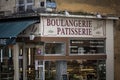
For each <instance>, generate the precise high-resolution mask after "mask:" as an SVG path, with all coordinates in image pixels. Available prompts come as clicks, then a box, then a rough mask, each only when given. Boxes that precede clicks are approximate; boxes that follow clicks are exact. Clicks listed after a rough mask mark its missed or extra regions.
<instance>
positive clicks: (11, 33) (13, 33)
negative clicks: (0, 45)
mask: <svg viewBox="0 0 120 80" xmlns="http://www.w3.org/2000/svg"><path fill="white" fill-rule="evenodd" d="M36 22H37V21H35V20H27V21H9V22H0V38H16V37H17V35H18V34H19V33H20V32H22V31H23V30H24V29H26V28H27V27H28V26H30V25H32V24H34V23H36Z"/></svg>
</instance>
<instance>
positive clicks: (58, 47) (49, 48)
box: [45, 43, 65, 54]
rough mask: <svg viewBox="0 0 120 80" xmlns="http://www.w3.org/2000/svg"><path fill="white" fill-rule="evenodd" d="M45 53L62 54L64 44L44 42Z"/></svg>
mask: <svg viewBox="0 0 120 80" xmlns="http://www.w3.org/2000/svg"><path fill="white" fill-rule="evenodd" d="M45 53H46V54H64V53H65V44H64V43H46V45H45Z"/></svg>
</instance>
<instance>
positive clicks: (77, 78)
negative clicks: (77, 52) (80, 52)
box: [67, 60, 106, 80]
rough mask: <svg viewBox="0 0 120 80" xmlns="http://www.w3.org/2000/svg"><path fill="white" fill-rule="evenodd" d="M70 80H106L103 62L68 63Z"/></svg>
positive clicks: (78, 61)
mask: <svg viewBox="0 0 120 80" xmlns="http://www.w3.org/2000/svg"><path fill="white" fill-rule="evenodd" d="M67 68H68V69H67V71H68V73H69V79H70V80H106V65H105V60H73V61H68V63H67Z"/></svg>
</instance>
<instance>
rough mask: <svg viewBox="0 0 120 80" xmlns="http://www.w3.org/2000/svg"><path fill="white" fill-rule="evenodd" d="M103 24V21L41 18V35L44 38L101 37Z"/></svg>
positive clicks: (103, 31)
mask: <svg viewBox="0 0 120 80" xmlns="http://www.w3.org/2000/svg"><path fill="white" fill-rule="evenodd" d="M105 24H106V23H105V20H95V19H81V18H64V17H61V18H57V17H52V18H51V17H42V18H41V30H42V31H41V32H42V34H41V35H42V36H44V37H95V36H97V37H103V36H105Z"/></svg>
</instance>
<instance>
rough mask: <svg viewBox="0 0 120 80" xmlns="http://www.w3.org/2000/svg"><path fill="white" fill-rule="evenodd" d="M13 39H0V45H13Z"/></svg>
mask: <svg viewBox="0 0 120 80" xmlns="http://www.w3.org/2000/svg"><path fill="white" fill-rule="evenodd" d="M15 42H16V41H15V39H14V38H12V39H0V45H9V44H15Z"/></svg>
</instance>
